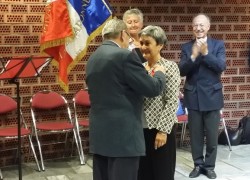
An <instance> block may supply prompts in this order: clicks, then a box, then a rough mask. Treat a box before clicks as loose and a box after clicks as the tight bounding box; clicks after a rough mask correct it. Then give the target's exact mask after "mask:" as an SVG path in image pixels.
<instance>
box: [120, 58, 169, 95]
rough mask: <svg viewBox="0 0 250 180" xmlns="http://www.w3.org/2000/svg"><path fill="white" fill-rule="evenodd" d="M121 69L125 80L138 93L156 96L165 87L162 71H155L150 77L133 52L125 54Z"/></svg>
mask: <svg viewBox="0 0 250 180" xmlns="http://www.w3.org/2000/svg"><path fill="white" fill-rule="evenodd" d="M123 70H124V74H125V79H126V82H127V83H128V85H129V86H130V87H131V88H132V89H133V90H134V91H135V92H137V93H138V94H141V95H143V96H146V97H154V96H158V95H159V94H160V93H161V92H162V91H163V89H164V88H165V84H166V78H165V75H164V73H162V72H160V71H157V72H155V75H154V77H151V76H150V75H148V73H147V71H146V70H145V68H144V67H143V65H142V63H141V61H140V59H139V58H138V57H137V56H136V55H135V54H134V53H129V55H128V56H127V59H126V60H125V62H124V68H123Z"/></svg>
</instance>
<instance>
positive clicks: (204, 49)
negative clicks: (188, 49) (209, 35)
mask: <svg viewBox="0 0 250 180" xmlns="http://www.w3.org/2000/svg"><path fill="white" fill-rule="evenodd" d="M200 52H201V54H202V55H203V56H206V55H207V54H208V49H207V43H204V44H202V45H201V49H200Z"/></svg>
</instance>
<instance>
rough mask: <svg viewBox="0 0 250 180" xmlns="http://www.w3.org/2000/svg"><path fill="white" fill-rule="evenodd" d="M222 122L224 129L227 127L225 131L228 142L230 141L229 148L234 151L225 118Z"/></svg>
mask: <svg viewBox="0 0 250 180" xmlns="http://www.w3.org/2000/svg"><path fill="white" fill-rule="evenodd" d="M221 120H222V124H223V126H224V129H225V133H226V137H227V142H228V148H229V150H230V151H232V147H231V143H230V140H229V136H228V132H227V127H226V123H225V119H224V118H222V119H221Z"/></svg>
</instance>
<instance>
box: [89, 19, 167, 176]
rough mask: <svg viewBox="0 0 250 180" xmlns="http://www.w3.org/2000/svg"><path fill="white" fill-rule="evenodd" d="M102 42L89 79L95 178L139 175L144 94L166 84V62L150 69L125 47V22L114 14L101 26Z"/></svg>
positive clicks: (155, 92)
mask: <svg viewBox="0 0 250 180" xmlns="http://www.w3.org/2000/svg"><path fill="white" fill-rule="evenodd" d="M102 36H103V39H104V42H103V44H102V45H101V46H100V47H99V48H98V49H97V50H96V51H95V52H94V53H93V54H92V55H91V56H90V58H89V60H88V63H87V67H86V74H87V77H86V82H87V86H88V91H89V94H90V101H91V110H90V129H89V133H90V134H89V138H90V152H91V153H93V154H94V155H93V177H94V180H136V179H137V171H138V166H139V157H140V156H143V155H145V144H144V137H143V127H142V122H141V113H142V103H143V96H147V97H154V96H157V95H159V94H160V93H161V92H162V90H163V89H164V84H165V77H164V74H163V72H162V71H164V69H163V67H161V66H159V65H157V66H155V69H154V71H155V74H154V76H153V77H151V76H150V75H148V74H147V71H146V70H145V69H144V67H143V65H142V63H141V62H140V59H139V58H138V56H137V55H136V54H135V53H133V52H131V51H129V50H128V49H127V48H128V46H129V42H131V37H130V35H129V33H128V32H127V27H126V24H125V23H124V22H123V21H122V20H119V19H112V20H110V21H108V22H107V23H106V25H105V26H104V28H103V31H102Z"/></svg>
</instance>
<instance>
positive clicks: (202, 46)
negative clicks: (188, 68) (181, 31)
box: [191, 38, 208, 59]
mask: <svg viewBox="0 0 250 180" xmlns="http://www.w3.org/2000/svg"><path fill="white" fill-rule="evenodd" d="M199 53H201V54H202V55H203V56H205V55H207V54H208V46H207V42H206V40H205V39H203V38H200V39H197V40H196V42H195V43H194V45H193V47H192V55H191V58H192V59H196V58H197V56H198V55H199Z"/></svg>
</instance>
